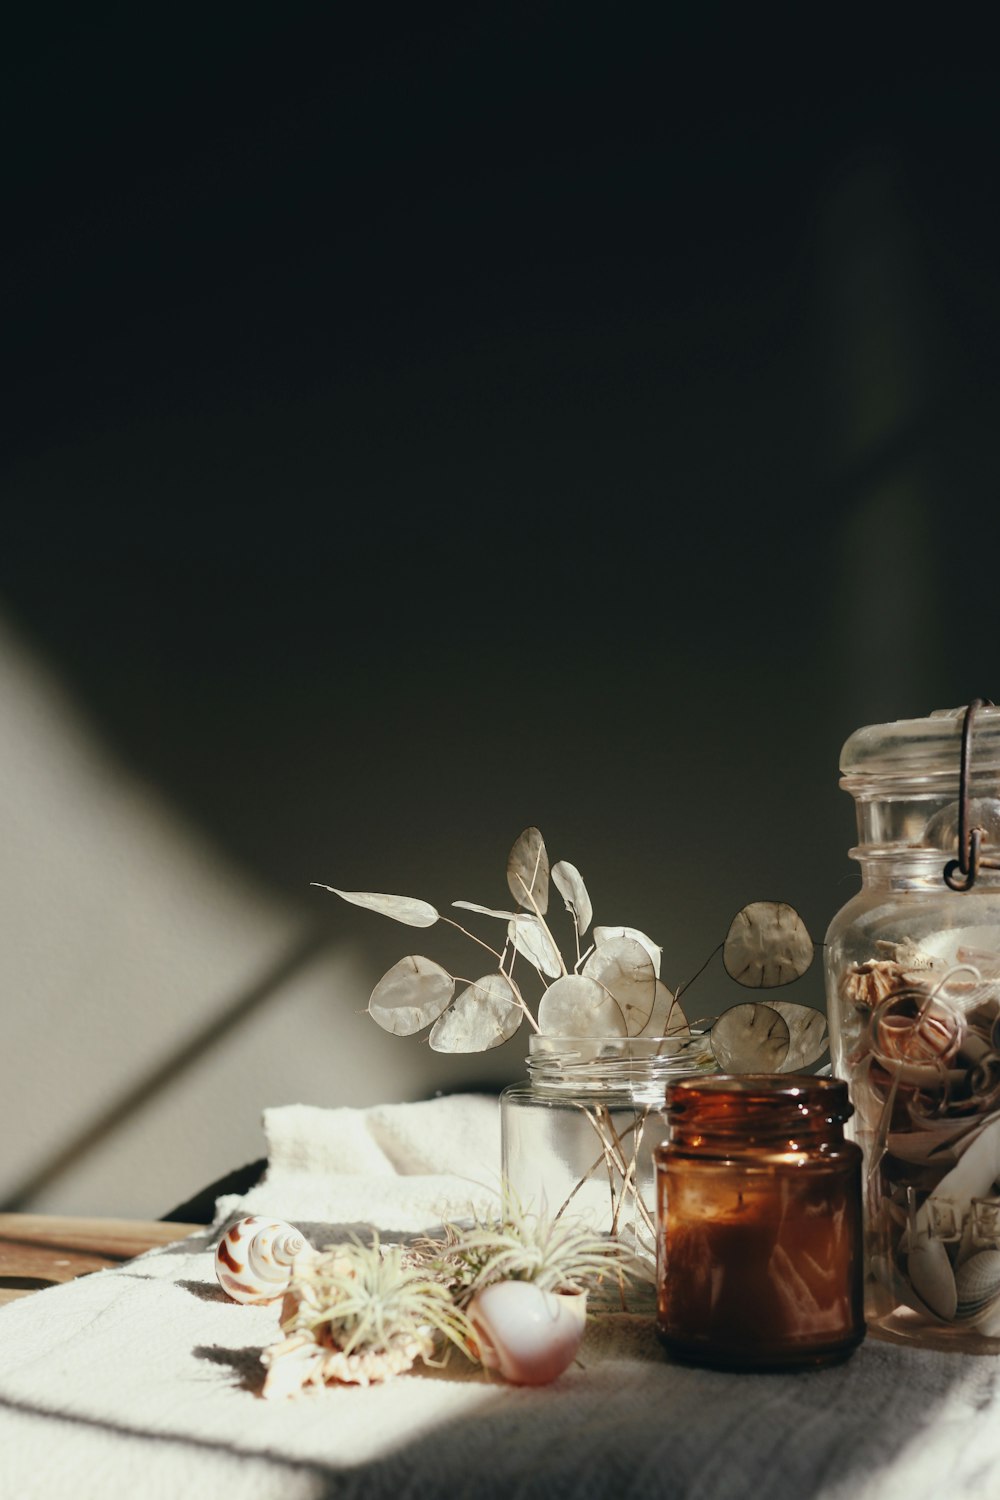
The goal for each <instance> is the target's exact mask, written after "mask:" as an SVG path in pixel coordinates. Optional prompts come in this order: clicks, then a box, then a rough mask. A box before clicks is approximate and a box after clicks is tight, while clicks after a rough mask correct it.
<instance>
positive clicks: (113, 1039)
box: [0, 621, 419, 1217]
mask: <svg viewBox="0 0 1000 1500" xmlns="http://www.w3.org/2000/svg"><path fill="white" fill-rule="evenodd" d="M0 701H2V702H3V705H4V709H3V714H2V716H0V788H2V807H3V838H2V840H0V909H2V922H0V930H2V946H0V981H2V982H0V1024H2V1028H3V1037H4V1047H3V1088H4V1106H5V1109H4V1113H5V1118H6V1120H7V1121H8V1122H16V1129H13V1130H11V1129H10V1128H9V1126H8V1131H7V1133H6V1136H5V1141H4V1150H3V1153H2V1155H0V1202H3V1203H4V1204H5V1205H6V1206H8V1207H18V1208H34V1209H39V1210H48V1211H61V1212H76V1213H89V1214H101V1213H103V1214H120V1215H139V1216H150V1217H156V1216H158V1215H159V1214H161V1213H165V1212H167V1211H168V1210H169V1209H170V1208H171V1207H172V1206H173V1205H174V1204H175V1203H177V1202H179V1201H180V1200H182V1199H183V1198H186V1197H188V1196H190V1195H191V1194H192V1193H194V1192H195V1191H196V1190H197V1189H199V1188H200V1187H202V1186H204V1185H205V1184H206V1183H207V1182H209V1181H211V1180H213V1179H214V1178H215V1177H217V1176H219V1175H221V1174H222V1173H224V1172H226V1171H228V1170H231V1169H232V1168H234V1167H237V1166H240V1165H241V1164H243V1163H244V1162H246V1161H249V1160H253V1159H254V1158H255V1157H257V1156H260V1155H261V1154H263V1150H264V1142H263V1137H262V1135H261V1132H260V1126H259V1121H260V1113H261V1110H262V1109H263V1108H264V1107H265V1106H267V1105H270V1104H276V1103H287V1102H295V1101H297V1100H305V1101H307V1102H311V1103H321V1104H331V1105H334V1104H355V1105H361V1104H371V1103H376V1102H379V1101H381V1100H385V1099H392V1098H405V1097H413V1095H414V1092H415V1088H414V1084H415V1079H414V1068H413V1064H414V1059H413V1057H412V1056H409V1055H408V1054H407V1053H406V1050H405V1049H402V1050H400V1051H398V1052H397V1053H394V1054H386V1052H385V1049H384V1048H381V1047H380V1046H379V1038H378V1037H377V1036H376V1035H375V1028H374V1027H372V1025H371V1022H370V1021H369V1020H368V1019H367V1017H365V1016H364V1014H363V1012H364V1007H365V1005H366V1003H367V998H368V989H369V988H370V982H369V980H368V978H367V976H366V975H365V974H364V973H363V971H362V966H361V965H360V963H359V961H358V959H357V957H356V956H355V955H353V954H352V953H350V952H344V951H336V950H334V949H333V948H332V946H331V940H330V938H329V936H328V934H325V933H324V932H323V931H322V930H320V931H319V932H317V929H316V928H315V927H314V926H313V925H312V923H311V921H310V919H309V918H308V916H306V915H304V913H307V912H308V911H309V907H308V906H307V905H306V904H305V902H306V896H307V889H308V888H307V881H306V878H305V875H304V877H303V896H304V905H303V910H301V911H300V910H293V909H290V908H284V907H282V905H281V904H280V903H279V902H277V901H275V900H274V899H273V898H272V897H270V896H269V895H268V894H266V893H264V892H263V891H262V890H261V889H260V888H258V887H257V886H256V885H255V884H253V883H251V882H250V881H248V880H247V878H246V877H245V875H243V874H242V873H241V872H240V871H238V870H235V869H234V868H232V867H231V866H230V865H228V864H227V863H226V862H225V861H223V860H222V859H221V858H220V857H219V855H218V854H217V852H216V851H215V850H214V849H213V848H212V847H211V846H210V845H209V844H208V843H207V842H206V840H205V839H204V838H202V837H201V836H200V834H199V833H198V831H197V830H196V829H194V828H192V827H191V826H189V825H188V824H187V823H185V822H184V821H183V820H181V819H180V818H179V817H178V816H177V815H176V814H175V813H174V812H173V810H172V809H171V808H170V807H169V806H167V805H166V804H165V803H164V802H163V800H162V799H161V797H160V796H159V795H158V794H157V792H156V791H155V789H154V788H152V787H150V786H148V785H146V784H144V783H143V782H142V781H141V780H139V779H138V778H137V777H135V776H134V775H133V774H131V773H130V772H129V771H127V770H126V769H124V768H123V767H122V766H121V765H120V764H119V763H117V762H116V760H115V758H114V756H113V755H112V754H111V753H110V752H109V751H108V750H107V748H106V747H104V746H103V745H102V744H101V742H100V740H99V738H98V736H97V735H96V734H95V733H94V732H93V731H92V729H91V728H90V727H89V726H88V725H87V724H86V722H85V719H84V716H83V715H82V713H81V712H80V710H79V709H78V708H77V707H76V705H74V704H73V702H72V700H71V698H70V697H69V696H68V695H67V694H66V693H65V692H64V691H63V690H62V689H61V688H60V686H59V685H58V683H57V682H56V681H55V680H54V678H53V677H52V675H51V673H50V672H49V671H48V669H47V668H46V667H45V666H44V665H43V664H42V663H41V662H40V661H39V660H38V659H36V658H35V656H34V655H33V654H32V653H31V652H30V650H29V649H28V648H27V647H26V646H25V645H24V643H23V642H21V641H20V640H18V639H17V637H16V635H15V634H14V632H13V631H12V630H11V629H10V628H9V627H8V626H7V625H6V624H5V623H4V622H2V621H0ZM416 1092H419V1088H417V1090H416Z"/></svg>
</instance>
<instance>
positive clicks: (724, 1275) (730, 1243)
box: [660, 1171, 859, 1350]
mask: <svg viewBox="0 0 1000 1500" xmlns="http://www.w3.org/2000/svg"><path fill="white" fill-rule="evenodd" d="M760 1179H763V1180H760ZM664 1190H665V1194H666V1199H667V1203H666V1205H665V1206H664V1208H663V1211H662V1213H661V1245H660V1253H661V1256H662V1257H663V1265H664V1275H663V1276H662V1277H661V1296H660V1301H661V1306H660V1321H661V1327H662V1328H664V1330H665V1331H666V1332H667V1333H668V1335H669V1336H670V1337H672V1338H676V1339H678V1340H679V1341H681V1342H684V1343H691V1344H693V1345H696V1344H701V1343H707V1344H711V1345H713V1346H717V1347H719V1348H730V1349H734V1350H737V1349H741V1348H745V1349H748V1350H750V1349H754V1350H766V1349H768V1348H773V1349H780V1348H782V1347H790V1348H794V1347H795V1346H796V1345H797V1344H802V1343H812V1342H815V1341H817V1340H819V1341H821V1342H822V1341H823V1340H829V1341H830V1342H836V1340H837V1339H838V1338H839V1337H841V1336H844V1335H845V1334H847V1333H848V1332H849V1331H850V1330H851V1329H852V1327H854V1326H855V1323H856V1321H857V1313H856V1308H855V1306H854V1296H855V1295H856V1288H857V1287H858V1285H859V1278H858V1276H857V1275H856V1274H854V1269H855V1268H854V1261H855V1259H856V1245H857V1239H856V1236H857V1223H856V1214H855V1213H854V1211H853V1209H852V1206H851V1202H850V1200H849V1199H848V1198H847V1196H846V1195H845V1193H844V1190H843V1186H842V1184H841V1182H840V1180H839V1179H838V1177H837V1175H836V1174H833V1175H832V1176H825V1177H819V1178H816V1179H813V1180H812V1181H811V1182H803V1181H801V1180H799V1181H795V1180H794V1174H793V1180H792V1181H789V1180H788V1178H787V1175H786V1176H779V1175H777V1174H776V1175H774V1176H772V1175H771V1174H769V1173H766V1172H765V1173H761V1174H755V1173H740V1174H736V1173H733V1172H730V1171H723V1172H721V1173H720V1172H712V1171H708V1172H689V1173H686V1174H684V1176H683V1177H682V1176H680V1174H673V1173H667V1174H664V1180H663V1181H662V1182H661V1191H664Z"/></svg>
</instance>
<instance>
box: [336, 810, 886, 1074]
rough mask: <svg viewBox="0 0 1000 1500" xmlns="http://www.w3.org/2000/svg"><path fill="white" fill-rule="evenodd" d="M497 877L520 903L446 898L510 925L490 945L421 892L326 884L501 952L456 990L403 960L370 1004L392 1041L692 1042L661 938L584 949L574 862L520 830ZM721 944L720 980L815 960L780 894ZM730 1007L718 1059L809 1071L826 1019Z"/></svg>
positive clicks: (757, 984) (765, 976) (584, 921)
mask: <svg viewBox="0 0 1000 1500" xmlns="http://www.w3.org/2000/svg"><path fill="white" fill-rule="evenodd" d="M506 879H507V886H508V889H509V890H510V893H511V895H512V896H513V897H514V901H515V903H516V908H517V909H515V910H510V909H509V908H498V907H493V906H485V905H480V904H479V903H478V902H474V901H464V900H463V901H454V902H453V903H452V905H453V906H454V907H456V908H459V909H461V910H463V911H468V912H470V913H472V914H474V915H475V916H479V917H485V918H487V919H488V920H490V921H500V922H503V923H505V925H506V931H505V935H504V936H505V941H504V944H503V947H502V950H499V951H498V949H497V948H496V947H494V946H493V945H492V944H490V943H489V942H486V941H484V940H483V939H482V938H480V937H478V936H476V934H475V933H473V932H470V931H469V930H468V929H467V928H465V927H463V926H462V925H461V924H460V923H459V922H456V921H454V920H453V919H452V918H451V917H445V916H442V915H441V913H440V912H439V911H438V910H437V908H436V907H434V906H432V905H431V904H430V903H429V902H427V901H422V900H419V899H417V898H416V897H412V896H395V895H384V894H381V893H379V892H375V891H346V890H342V889H340V888H339V887H337V886H330V885H323V886H322V887H321V888H322V889H324V890H328V891H331V892H333V894H334V895H338V896H340V897H341V898H342V899H343V900H345V901H348V902H350V903H351V904H352V905H354V906H360V907H364V908H367V909H368V910H370V911H375V912H378V913H380V914H381V915H383V916H387V917H391V918H392V919H393V920H394V921H396V922H401V923H403V924H404V925H406V926H410V927H420V928H427V927H432V926H434V925H435V923H437V922H446V923H448V925H450V926H452V927H454V928H456V929H457V930H458V931H459V932H462V933H463V934H464V935H465V936H466V937H468V938H470V939H471V940H472V941H473V942H474V943H476V944H477V945H478V946H479V947H480V948H481V949H483V950H484V951H485V952H487V953H489V954H490V955H491V956H492V957H493V958H494V959H495V960H496V967H495V969H494V970H492V971H491V972H489V973H486V974H484V975H483V976H482V977H481V978H478V979H474V980H472V981H462V984H463V986H464V987H463V988H461V990H460V991H459V992H458V993H456V988H457V986H456V979H455V977H454V976H453V975H451V974H449V973H448V971H447V970H446V969H444V968H443V967H442V966H441V965H440V964H439V963H437V962H435V960H433V959H430V958H427V957H425V956H423V955H422V954H410V955H408V956H407V957H405V958H402V959H400V960H399V962H398V963H396V964H394V965H393V967H392V968H391V969H390V970H389V971H388V973H387V974H385V975H383V977H382V978H381V979H380V980H379V982H378V984H377V985H376V986H375V988H374V990H373V991H372V995H371V999H370V1001H369V1004H368V1010H369V1013H370V1015H371V1017H372V1019H373V1020H374V1021H376V1022H377V1024H378V1025H379V1026H381V1027H382V1028H383V1029H384V1030H385V1031H390V1032H392V1033H393V1034H394V1035H396V1036H413V1035H415V1034H416V1033H418V1032H421V1031H425V1030H426V1029H427V1028H428V1027H432V1028H433V1029H432V1031H431V1033H430V1045H431V1047H433V1048H434V1050H435V1051H438V1052H483V1051H486V1050H488V1049H489V1048H491V1047H499V1046H502V1045H503V1043H504V1042H507V1041H509V1040H510V1039H511V1038H512V1037H513V1036H514V1035H515V1034H516V1032H517V1030H518V1029H519V1027H520V1025H521V1023H522V1022H523V1021H524V1020H527V1021H528V1023H529V1025H530V1026H532V1027H533V1028H534V1030H535V1031H537V1032H541V1033H542V1034H544V1035H547V1036H574V1037H590V1038H595V1039H596V1038H601V1037H655V1038H663V1037H668V1038H672V1039H677V1040H683V1039H685V1038H690V1037H691V1035H692V1033H691V1030H690V1028H689V1026H688V1023H687V1020H686V1018H685V1015H684V1012H683V1010H682V1009H681V1007H680V1006H679V1005H678V1003H677V998H676V997H675V995H674V994H673V993H672V992H671V990H670V989H669V988H668V987H667V986H666V985H665V984H664V983H663V982H662V981H661V979H660V961H661V957H662V948H661V946H660V944H659V943H656V942H654V941H653V939H652V938H650V937H648V936H647V935H646V934H645V933H644V932H641V931H640V930H639V929H638V928H636V927H628V926H624V925H619V926H595V927H594V928H593V944H592V946H591V947H590V948H589V949H587V951H586V952H585V953H581V938H582V937H583V935H584V934H585V933H586V932H587V931H588V930H589V929H590V927H591V923H592V921H593V915H594V912H593V905H592V903H591V899H590V894H589V892H588V890H587V886H586V884H585V882H584V879H583V876H582V875H581V874H580V871H579V870H578V869H577V867H576V865H574V864H571V863H570V862H569V861H568V860H559V861H557V862H556V864H554V865H552V866H551V867H550V864H549V856H548V851H547V850H546V847H545V841H544V839H543V838H542V835H541V833H540V832H539V830H538V829H537V828H526V829H525V830H524V831H523V833H521V834H520V835H519V836H518V837H517V839H516V840H515V841H514V844H513V847H512V848H511V851H510V854H509V855H508V857H507V865H506ZM314 883H315V884H319V882H314ZM550 883H551V884H552V885H554V886H555V887H556V889H557V891H558V892H559V894H560V895H561V896H562V898H563V903H564V906H565V911H566V913H568V915H569V918H570V921H571V923H572V940H573V949H574V951H575V955H576V957H575V960H574V961H573V962H572V964H570V963H568V962H567V960H566V957H565V956H564V955H563V953H562V951H561V950H560V947H559V944H558V942H557V941H556V937H555V935H554V933H553V931H552V926H551V925H550V920H549V919H548V918H547V915H546V914H547V912H548V908H549V890H550ZM721 947H722V950H723V962H724V964H725V967H726V970H727V972H728V973H729V975H730V976H731V977H732V978H734V979H736V980H738V981H739V983H741V984H744V985H750V986H752V987H754V988H763V987H770V986H774V985H784V984H788V983H790V982H791V981H792V980H794V979H798V978H799V977H800V976H801V975H802V974H803V973H804V972H805V970H806V969H807V968H808V967H809V964H810V962H811V960H812V956H813V945H812V940H811V939H810V937H809V934H808V932H807V931H806V928H805V925H804V923H803V922H802V919H801V917H799V915H798V913H797V912H796V911H795V910H794V909H793V908H792V907H791V906H789V905H788V904H787V903H786V902H783V901H754V902H751V903H750V904H749V905H747V906H745V907H743V908H742V910H741V911H739V912H737V914H736V916H735V917H734V919H733V922H732V924H731V926H730V929H729V934H728V936H727V938H726V940H725V942H724V944H722V945H721ZM515 956H520V957H521V958H522V959H524V960H525V961H526V962H527V963H528V964H529V965H531V967H532V968H533V969H534V971H535V973H536V975H537V976H538V979H539V981H540V983H541V986H542V993H541V996H540V998H539V1000H538V1003H537V1006H536V1008H535V1011H534V1013H533V1012H532V1008H531V1006H529V1004H528V1002H527V1000H526V999H525V996H524V994H523V993H522V990H521V988H520V986H519V985H518V984H517V983H516V982H515V980H514V976H513V969H514V960H515ZM704 967H705V966H704V965H703V966H702V968H704ZM698 972H699V973H701V972H702V970H699V971H698ZM695 977H696V978H697V975H696V976H695ZM862 979H863V980H864V982H865V983H866V984H867V983H868V982H869V980H870V984H871V989H872V991H875V990H877V989H881V985H882V981H881V976H880V975H878V974H875V973H873V974H872V975H871V976H869V975H864V976H861V975H859V976H858V977H857V983H858V988H859V992H860V990H861V986H862ZM681 988H682V989H687V988H688V986H686V985H685V986H682V987H681ZM679 993H680V990H679V991H678V994H679ZM865 993H868V991H867V990H866V991H865ZM737 1009H738V1011H739V1014H738V1015H736V1016H733V1017H732V1018H731V1019H730V1020H728V1021H726V1020H725V1016H723V1017H722V1018H720V1021H717V1022H716V1023H715V1026H714V1029H713V1033H712V1045H713V1049H714V1051H715V1055H716V1058H717V1059H718V1061H719V1063H720V1065H722V1066H726V1067H731V1068H745V1069H751V1068H752V1069H757V1070H759V1069H761V1068H765V1067H768V1068H772V1069H777V1068H780V1069H781V1070H782V1071H791V1070H792V1069H796V1068H802V1067H808V1066H809V1064H810V1063H812V1062H814V1061H816V1059H817V1058H818V1057H819V1056H820V1055H821V1053H822V1051H823V1049H824V1048H825V1045H826V1029H825V1025H824V1022H823V1018H822V1016H821V1015H820V1014H819V1012H817V1011H815V1010H813V1009H812V1008H811V1007H809V1006H799V1005H789V1004H788V1003H787V1002H781V1003H780V1004H779V1003H775V1004H773V1005H771V1006H769V1007H768V1006H754V1005H743V1006H740V1007H737ZM722 1022H725V1024H721V1023H722ZM720 1028H721V1029H720Z"/></svg>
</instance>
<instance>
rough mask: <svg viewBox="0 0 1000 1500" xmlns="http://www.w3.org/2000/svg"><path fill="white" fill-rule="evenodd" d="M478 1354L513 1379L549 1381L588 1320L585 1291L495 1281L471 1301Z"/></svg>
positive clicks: (561, 1367) (558, 1372) (572, 1353)
mask: <svg viewBox="0 0 1000 1500" xmlns="http://www.w3.org/2000/svg"><path fill="white" fill-rule="evenodd" d="M468 1315H469V1320H470V1322H471V1323H472V1326H473V1328H474V1329H475V1330H476V1341H477V1343H478V1345H479V1357H480V1359H481V1360H482V1362H483V1364H484V1365H485V1366H486V1368H487V1369H488V1370H498V1371H499V1372H500V1374H501V1375H502V1376H503V1378H504V1379H505V1380H509V1381H511V1382H512V1384H514V1385H547V1384H548V1382H549V1381H550V1380H555V1379H556V1377H557V1376H558V1375H561V1374H562V1372H563V1371H564V1370H565V1369H566V1368H567V1367H568V1366H569V1365H571V1364H572V1362H573V1360H574V1358H575V1357H576V1351H577V1350H578V1349H579V1347H580V1341H581V1340H582V1338H583V1334H584V1328H585V1326H586V1321H587V1294H586V1292H580V1293H576V1294H569V1293H558V1292H543V1291H542V1290H541V1289H540V1288H539V1287H537V1286H535V1284H534V1282H531V1281H498V1282H495V1283H494V1284H493V1286H488V1287H485V1288H484V1289H483V1290H482V1291H481V1292H477V1293H476V1295H475V1296H474V1297H473V1298H472V1300H471V1302H470V1303H469V1308H468Z"/></svg>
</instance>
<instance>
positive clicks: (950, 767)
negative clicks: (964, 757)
mask: <svg viewBox="0 0 1000 1500" xmlns="http://www.w3.org/2000/svg"><path fill="white" fill-rule="evenodd" d="M966 707H967V705H965V704H963V705H962V706H961V708H945V709H935V710H934V712H933V713H931V714H928V716H927V717H926V718H924V719H896V720H895V721H894V722H893V723H890V724H868V725H866V726H865V727H864V728H863V729H856V730H855V731H854V733H853V734H852V735H851V736H850V738H849V739H848V740H847V742H846V744H845V745H844V748H843V750H842V751H841V753H840V769H841V772H842V773H843V778H844V779H843V782H842V785H843V786H844V787H845V788H846V789H847V790H848V791H851V790H853V788H854V783H855V778H862V777H869V776H871V777H892V778H899V779H900V780H905V781H913V780H915V779H918V778H923V777H928V776H944V777H948V778H951V779H957V777H958V771H959V762H960V757H961V749H962V726H963V722H964V719H965V712H966ZM998 772H1000V708H993V707H988V708H987V707H983V708H980V709H979V710H978V713H977V715H976V727H975V748H974V752H973V757H972V774H973V776H974V777H975V776H977V775H979V774H982V773H989V774H992V775H996V774H997V773H998Z"/></svg>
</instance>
